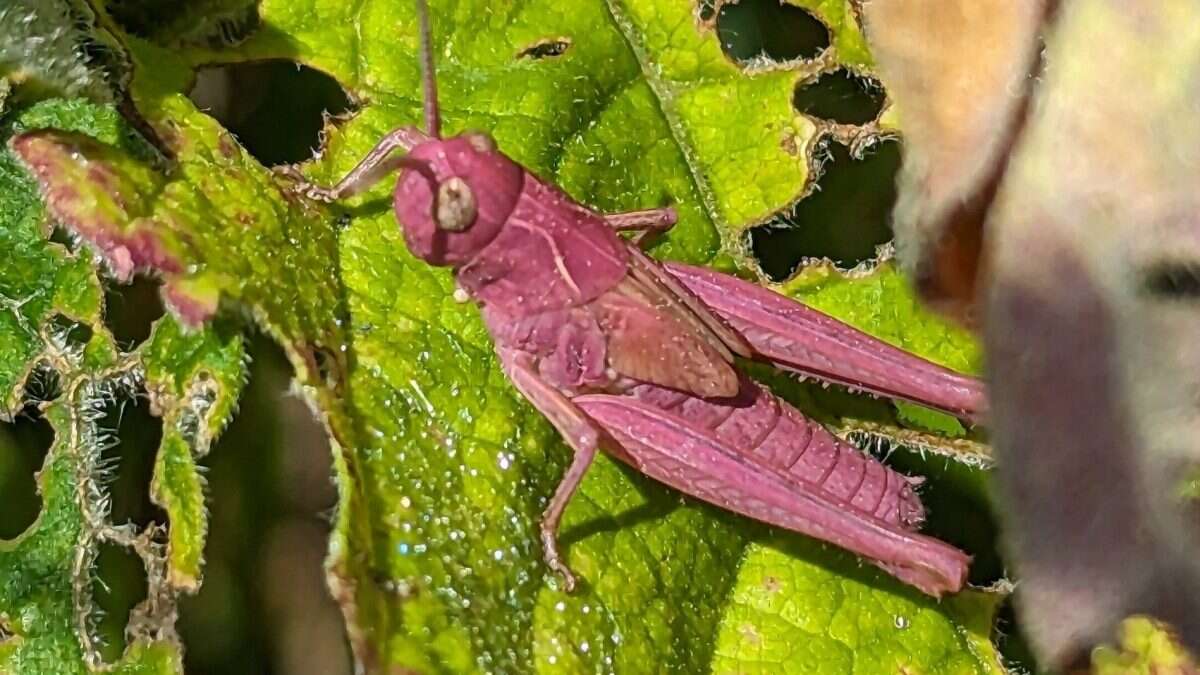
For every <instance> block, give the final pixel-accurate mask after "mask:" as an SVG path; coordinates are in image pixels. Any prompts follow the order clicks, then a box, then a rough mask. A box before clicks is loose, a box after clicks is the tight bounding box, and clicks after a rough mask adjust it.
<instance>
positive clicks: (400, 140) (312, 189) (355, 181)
mask: <svg viewBox="0 0 1200 675" xmlns="http://www.w3.org/2000/svg"><path fill="white" fill-rule="evenodd" d="M427 140H429V137H428V136H426V135H425V133H424V132H422V131H421V130H420V129H418V128H416V127H400V128H399V129H396V130H395V131H393V132H391V133H390V134H388V135H387V136H384V137H383V138H382V139H380V141H379V142H378V143H376V144H375V147H374V148H371V151H370V152H368V153H367V156H366V157H363V158H362V161H360V162H359V163H358V165H357V166H355V167H354V168H353V169H351V170H350V173H348V174H346V176H345V177H344V178H342V179H341V180H340V181H338V182H337V185H334V186H333V187H330V188H323V187H319V186H317V185H314V184H312V183H310V182H309V181H308V179H307V178H305V177H304V175H303V174H301V173H300V171H299V170H298V169H296V167H294V166H290V165H289V166H283V167H279V168H278V169H277V171H278V172H279V173H281V174H283V175H285V176H287V177H288V178H291V179H293V180H295V181H296V186H295V189H296V191H297V192H299V193H301V194H303V195H305V196H306V197H308V198H309V199H315V200H317V201H322V202H333V201H337V200H339V199H344V198H346V197H350V196H353V195H356V194H359V193H361V192H364V191H366V190H367V188H369V187H371V186H372V185H374V184H375V183H378V182H379V181H380V180H382V179H383V178H384V177H385V176H387V175H388V174H390V173H391V172H393V171H395V170H396V169H397V168H399V166H400V163H401V161H402V160H403V158H404V155H397V156H392V153H393V152H395V151H397V150H403V151H405V152H408V151H409V150H412V149H413V148H414V147H415V146H416V145H417V144H419V143H422V142H424V141H427Z"/></svg>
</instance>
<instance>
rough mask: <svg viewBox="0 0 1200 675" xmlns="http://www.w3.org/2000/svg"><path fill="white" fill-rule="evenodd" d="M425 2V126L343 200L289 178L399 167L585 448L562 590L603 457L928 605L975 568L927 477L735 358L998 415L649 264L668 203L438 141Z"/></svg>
mask: <svg viewBox="0 0 1200 675" xmlns="http://www.w3.org/2000/svg"><path fill="white" fill-rule="evenodd" d="M418 9H419V12H420V15H421V39H422V46H421V49H422V54H421V56H422V69H423V82H424V93H425V118H426V125H425V126H426V131H425V132H422V131H420V130H419V129H417V128H415V127H403V128H400V129H397V130H395V131H393V132H391V133H390V134H388V135H387V136H386V137H384V138H383V140H381V141H380V142H379V144H378V145H376V146H375V148H374V149H372V150H371V152H370V153H369V154H368V155H367V156H366V157H365V158H364V159H363V160H362V161H361V162H359V164H358V165H357V166H356V167H355V168H354V169H353V170H352V171H351V172H350V173H349V174H348V175H347V176H346V177H345V178H343V179H342V180H341V181H340V182H338V183H337V184H336V185H335V186H334V187H332V188H328V189H323V188H318V187H315V186H313V185H311V184H308V183H306V182H304V181H303V180H301V179H299V177H298V176H296V175H295V174H294V172H293V177H295V178H297V180H299V181H300V182H299V183H298V185H297V189H299V190H300V191H302V192H303V193H304V194H306V195H307V196H309V197H310V198H313V199H319V200H322V201H333V200H337V199H341V198H344V197H348V196H350V195H353V194H357V193H360V192H362V191H363V190H365V189H366V188H367V187H369V186H370V185H372V184H374V183H375V182H377V181H378V180H380V179H382V178H383V177H385V176H386V175H387V174H389V173H391V172H392V171H395V170H397V169H400V170H401V171H402V172H401V174H400V176H399V179H398V181H397V183H396V188H395V193H394V208H395V212H396V217H397V219H398V220H399V222H400V223H401V226H402V228H403V233H404V238H405V242H406V243H407V245H408V248H409V250H410V251H412V253H413V254H414V255H416V256H417V257H419V258H421V259H423V260H424V261H426V262H428V263H429V264H432V265H438V266H448V267H451V268H452V269H453V270H454V274H455V278H456V280H457V283H458V286H459V289H460V290H459V291H458V292H457V293H456V296H460V295H461V296H462V297H461V298H460V299H461V300H464V301H465V300H467V299H473V300H474V301H475V302H476V303H477V304H478V305H479V306H480V307H481V309H482V312H483V318H484V320H485V322H486V324H487V326H488V329H489V330H490V332H491V335H492V337H493V339H494V340H495V345H496V352H497V354H498V355H499V359H500V363H501V365H502V367H503V368H504V371H505V373H506V374H507V375H508V377H509V378H510V379H511V381H512V383H513V384H514V385H515V386H516V388H517V389H518V390H519V391H520V392H521V394H523V395H524V396H525V398H526V399H528V400H529V402H530V403H532V404H533V405H534V406H536V407H537V409H538V410H539V411H541V412H542V413H543V414H544V415H545V416H546V417H547V418H548V419H549V420H550V422H551V423H552V424H553V425H554V427H555V428H556V429H557V430H558V431H559V432H560V433H561V434H562V436H563V438H564V439H565V440H566V442H567V444H568V445H570V446H571V448H572V449H573V450H574V452H575V456H574V461H572V463H571V466H570V468H569V469H568V470H567V473H566V475H565V476H564V477H563V479H562V481H561V483H560V484H559V486H558V488H557V489H556V490H555V492H554V496H553V498H552V499H551V501H550V504H549V506H548V508H547V509H546V511H545V514H544V517H543V520H542V525H541V538H542V543H543V545H544V550H545V560H546V563H547V564H548V565H549V567H550V568H552V569H553V570H555V571H557V572H558V573H560V574H561V575H562V577H563V579H564V582H565V587H566V589H567V590H568V591H570V590H572V589H573V588H574V585H575V578H574V575H573V574H572V573H571V570H570V569H569V568H568V567H567V565H566V564H565V563H564V561H563V559H562V556H561V555H560V553H559V550H558V545H557V531H558V525H559V520H560V518H561V517H562V514H563V511H564V510H565V508H566V506H567V504H568V502H569V501H570V499H571V497H572V495H573V494H574V492H575V490H576V488H577V487H578V486H579V484H580V482H581V481H582V479H583V476H584V474H585V473H586V472H587V469H588V467H589V466H590V465H591V463H592V460H593V459H594V457H595V455H596V452H597V450H599V449H600V448H604V449H605V450H607V451H608V452H610V453H611V454H612V455H613V456H615V457H617V458H618V459H620V460H622V461H624V462H626V463H628V464H629V465H631V466H633V467H634V468H636V469H637V470H639V471H641V472H643V473H645V474H646V475H649V476H651V477H653V478H655V479H657V480H659V481H661V482H663V483H666V484H667V485H670V486H671V487H674V488H676V489H678V490H680V491H682V492H684V493H687V494H689V495H692V496H693V497H696V498H698V499H702V500H704V501H707V502H709V503H712V504H715V505H717V506H721V507H723V508H726V509H729V510H731V511H734V512H737V513H740V514H743V515H746V516H749V517H751V518H755V519H758V520H760V521H764V522H767V523H770V524H773V525H776V526H779V527H783V528H786V529H788V530H793V531H796V532H800V533H803V534H806V535H809V536H812V537H815V538H818V539H821V540H825V541H828V542H831V543H833V544H836V545H838V546H840V547H843V548H845V549H848V550H850V551H853V552H854V553H857V554H858V555H860V556H863V557H864V558H867V559H869V560H870V561H871V562H873V563H874V564H876V565H878V566H879V567H881V568H883V569H884V570H886V571H887V572H889V573H891V574H892V575H894V576H896V577H897V578H899V579H901V580H902V581H904V582H907V583H909V584H911V585H913V586H915V587H917V588H919V589H920V590H922V591H924V592H925V593H928V594H930V595H933V596H940V595H941V594H943V593H946V592H954V591H957V590H958V589H960V588H961V587H962V585H963V584H964V583H965V579H966V574H967V566H968V563H969V561H970V558H969V557H968V556H967V555H966V554H965V553H963V552H962V551H959V550H958V549H956V548H954V547H953V546H951V545H949V544H946V543H944V542H941V541H939V540H937V539H934V538H932V537H928V536H925V535H921V534H918V533H917V532H916V530H917V529H918V528H919V526H920V524H921V523H922V521H923V519H924V509H923V507H922V505H921V502H920V500H919V499H918V497H917V495H916V494H915V492H914V490H913V487H914V486H915V485H917V484H918V483H919V482H920V479H917V478H911V477H908V476H903V475H901V474H899V473H897V472H895V471H893V470H891V469H889V468H887V467H886V466H884V465H883V464H882V463H880V462H878V461H876V460H875V459H874V458H872V457H870V456H869V455H866V454H865V453H863V452H861V451H860V450H859V449H857V448H855V447H854V446H852V445H849V444H847V443H845V442H843V441H841V440H839V439H838V438H836V437H835V436H833V435H832V434H831V433H830V432H829V431H828V430H826V429H825V428H824V427H822V426H820V425H818V424H816V423H814V422H812V421H810V420H808V419H806V418H805V417H804V416H803V415H802V414H801V413H800V411H798V410H796V409H795V408H794V407H792V406H791V405H789V404H788V403H786V402H785V401H783V400H781V399H779V398H777V397H776V396H774V395H773V394H772V393H770V392H769V391H767V390H766V389H764V388H763V387H762V386H760V385H758V384H756V383H755V382H753V381H752V380H750V379H749V378H747V377H746V376H745V375H742V374H740V373H739V372H738V370H737V369H736V368H735V364H734V358H735V357H744V358H753V359H761V360H766V361H769V362H772V363H774V364H776V365H777V366H780V367H782V368H785V369H789V370H793V371H797V372H800V373H803V374H805V375H809V376H814V377H817V378H821V379H823V380H827V381H831V382H835V383H839V384H844V385H849V386H851V387H855V388H858V389H862V390H866V391H869V392H872V393H875V394H879V395H885V396H889V397H894V398H902V399H907V400H910V401H914V402H917V403H921V404H924V405H928V406H930V407H933V408H937V409H940V410H943V411H947V412H950V413H952V414H955V415H959V416H963V417H967V418H970V419H975V418H976V416H977V415H978V414H979V413H980V412H981V410H982V407H983V402H984V398H983V393H982V388H981V385H980V383H979V382H978V381H976V380H974V379H972V378H969V377H966V376H963V375H960V374H957V373H954V372H952V371H949V370H946V369H944V368H942V367H940V366H937V365H934V364H932V363H930V362H928V361H925V360H922V359H920V358H917V357H914V356H912V355H909V354H907V353H905V352H903V351H900V350H899V349H896V348H894V347H891V346H889V345H887V344H885V343H882V342H880V341H878V340H876V339H874V338H872V337H870V336H868V335H866V334H864V333H862V332H860V331H858V330H855V329H854V328H851V327H850V326H848V325H846V324H843V323H841V322H839V321H837V320H835V319H833V318H831V317H828V316H826V315H824V314H821V313H820V312H817V311H815V310H812V309H809V308H807V307H804V306H803V305H800V304H798V303H795V302H793V301H792V300H790V299H788V298H785V297H783V296H781V295H778V294H776V293H773V292H771V291H768V290H766V289H763V288H760V287H758V286H755V285H754V284H751V283H748V282H745V281H741V280H739V279H735V278H733V277H729V276H726V275H722V274H719V273H716V272H713V271H710V270H706V269H702V268H698V267H691V266H688V265H680V264H666V265H663V264H660V263H658V262H656V261H654V260H653V259H651V258H649V257H648V256H646V255H645V254H644V253H642V251H641V249H640V248H639V247H638V245H637V244H638V243H639V241H638V237H641V236H642V235H644V234H646V233H650V232H657V231H663V230H665V229H667V228H669V227H671V226H672V225H673V224H674V223H675V212H674V210H672V209H670V208H661V209H651V210H646V211H634V212H630V213H621V214H615V215H603V214H598V213H595V212H594V211H592V210H590V209H588V208H587V207H584V206H582V205H580V204H578V203H576V202H575V201H573V200H572V199H571V198H570V197H568V196H567V195H566V194H564V193H563V192H561V191H560V190H558V189H557V188H555V187H554V186H553V185H551V184H549V183H547V182H546V181H544V180H542V179H540V178H538V177H537V176H535V175H533V174H532V173H530V172H529V171H527V170H526V169H525V168H523V167H521V166H520V165H518V164H516V163H515V162H513V161H512V160H511V159H509V158H508V157H507V156H506V155H504V154H503V153H502V152H500V151H499V150H498V149H497V148H496V144H495V142H494V141H493V140H492V139H491V138H490V137H489V136H488V135H486V134H483V133H475V132H467V133H463V134H462V135H459V136H455V137H453V138H445V139H443V138H441V136H439V126H440V123H439V112H438V106H437V96H436V84H435V80H434V73H433V67H432V56H431V53H430V45H429V18H428V11H427V9H426V7H425V4H424V2H418ZM396 151H403V152H404V153H407V154H401V155H395V154H393V153H395V152H396ZM622 231H633V232H637V233H639V234H638V235H637V236H636V237H635V239H633V240H626V239H623V238H621V237H620V236H618V234H617V233H618V232H622Z"/></svg>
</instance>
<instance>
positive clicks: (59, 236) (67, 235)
mask: <svg viewBox="0 0 1200 675" xmlns="http://www.w3.org/2000/svg"><path fill="white" fill-rule="evenodd" d="M50 241H51V242H53V243H55V244H59V245H61V246H62V247H63V248H65V249H67V251H69V252H71V253H75V252H76V251H78V250H79V244H80V239H79V237H78V236H77V235H75V234H73V233H72V232H71V231H70V230H68V229H67V228H65V227H63V226H61V225H60V226H58V227H55V228H54V229H52V230H50Z"/></svg>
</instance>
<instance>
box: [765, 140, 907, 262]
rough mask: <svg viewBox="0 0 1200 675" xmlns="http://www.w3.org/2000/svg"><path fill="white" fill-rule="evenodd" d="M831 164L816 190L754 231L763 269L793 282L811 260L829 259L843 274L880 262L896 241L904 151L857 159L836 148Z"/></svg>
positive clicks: (890, 149)
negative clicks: (894, 218) (884, 248)
mask: <svg viewBox="0 0 1200 675" xmlns="http://www.w3.org/2000/svg"><path fill="white" fill-rule="evenodd" d="M831 146H832V147H831V149H830V153H831V159H830V161H828V162H826V163H825V170H824V173H823V174H822V175H821V177H820V178H819V179H818V180H817V186H816V189H815V190H814V191H813V192H812V193H811V194H809V195H808V196H807V197H805V198H804V199H801V200H799V201H798V202H796V204H795V205H794V206H792V207H791V208H790V209H788V210H787V211H784V212H783V213H781V214H779V215H777V216H776V217H775V218H773V219H772V220H771V221H769V222H767V223H765V224H763V225H760V226H758V227H754V228H752V229H751V230H750V233H749V237H750V247H751V249H752V250H753V251H754V257H755V258H756V259H757V260H758V262H759V265H760V266H761V267H762V270H763V271H764V272H766V274H767V276H769V277H770V278H771V279H773V280H775V281H783V280H784V279H787V278H788V277H789V276H790V275H791V274H792V273H793V272H794V271H795V270H796V268H797V267H798V266H799V264H800V262H801V261H802V260H803V259H805V258H828V259H830V260H832V261H833V262H834V263H836V264H837V265H838V266H839V267H841V268H843V269H849V268H852V267H854V266H855V265H858V264H859V263H861V262H863V261H867V260H871V259H873V258H874V257H875V254H876V252H875V247H876V246H879V245H881V244H885V243H887V242H888V241H890V240H891V239H892V229H891V215H892V206H893V205H894V204H895V202H896V172H897V171H898V170H899V169H900V147H899V144H898V143H896V142H895V141H888V142H886V143H883V144H882V145H879V146H877V147H876V148H874V149H873V150H872V151H871V152H870V153H869V154H868V155H867V156H866V157H864V158H863V159H860V160H855V159H853V158H851V157H850V152H849V151H848V150H847V149H846V148H845V147H844V146H842V145H840V144H837V143H834V144H831Z"/></svg>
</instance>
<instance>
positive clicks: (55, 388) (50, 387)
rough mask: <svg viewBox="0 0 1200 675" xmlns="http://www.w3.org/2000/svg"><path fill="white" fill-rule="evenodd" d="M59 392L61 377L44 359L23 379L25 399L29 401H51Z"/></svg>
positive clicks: (60, 390) (60, 392)
mask: <svg viewBox="0 0 1200 675" xmlns="http://www.w3.org/2000/svg"><path fill="white" fill-rule="evenodd" d="M61 394H62V378H61V377H59V375H58V371H57V370H54V369H53V368H51V367H50V366H49V365H48V364H47V363H46V362H45V361H43V362H40V363H38V365H37V366H36V367H35V368H34V369H33V371H32V372H31V373H30V374H29V377H27V378H26V379H25V400H27V401H29V402H30V403H43V402H47V401H53V400H55V399H57V398H58V397H59V396H60V395H61ZM34 410H35V411H36V408H34Z"/></svg>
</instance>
